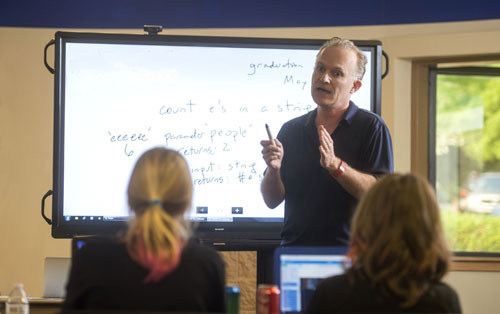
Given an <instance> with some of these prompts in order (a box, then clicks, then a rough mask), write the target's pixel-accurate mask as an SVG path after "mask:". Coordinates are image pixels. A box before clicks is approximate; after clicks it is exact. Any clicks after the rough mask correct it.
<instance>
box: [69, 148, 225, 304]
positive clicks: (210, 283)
mask: <svg viewBox="0 0 500 314" xmlns="http://www.w3.org/2000/svg"><path fill="white" fill-rule="evenodd" d="M127 194H128V203H129V206H130V209H131V211H132V212H133V214H134V215H135V217H134V219H132V221H131V224H130V226H129V228H128V230H127V232H126V234H125V236H123V237H118V238H114V239H108V240H106V239H104V240H99V241H88V243H86V244H85V245H84V246H83V247H82V248H81V249H79V250H78V251H77V252H76V254H75V255H74V256H73V259H72V266H71V272H70V277H69V281H68V284H67V295H66V299H65V301H64V304H63V308H64V309H66V310H68V309H70V310H74V309H86V310H115V311H116V310H147V311H190V312H225V311H226V305H225V268H224V267H225V266H224V263H223V261H222V259H221V257H220V256H219V254H218V253H217V252H216V251H214V250H213V249H211V248H208V247H204V246H201V245H198V244H196V243H195V242H194V240H190V228H189V226H188V224H187V222H185V221H184V218H183V215H184V213H185V212H186V210H188V209H189V208H190V207H191V199H192V194H193V184H192V179H191V175H190V171H189V167H188V165H187V163H186V160H185V159H184V157H182V155H180V154H179V153H178V152H176V151H174V150H170V149H167V148H161V147H158V148H154V149H151V150H149V151H147V152H145V153H144V154H143V155H142V156H141V157H140V158H139V159H138V161H137V163H136V165H135V167H134V170H133V172H132V175H131V177H130V181H129V185H128V191H127Z"/></svg>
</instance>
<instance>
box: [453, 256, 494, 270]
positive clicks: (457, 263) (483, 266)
mask: <svg viewBox="0 0 500 314" xmlns="http://www.w3.org/2000/svg"><path fill="white" fill-rule="evenodd" d="M450 271H499V272H500V257H462V256H454V257H453V258H452V260H451V265H450Z"/></svg>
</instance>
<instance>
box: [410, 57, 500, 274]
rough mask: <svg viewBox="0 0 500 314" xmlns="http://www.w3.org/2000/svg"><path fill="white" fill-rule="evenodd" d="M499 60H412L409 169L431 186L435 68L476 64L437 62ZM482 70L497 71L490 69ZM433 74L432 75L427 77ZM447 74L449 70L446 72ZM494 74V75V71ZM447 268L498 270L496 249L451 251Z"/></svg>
mask: <svg viewBox="0 0 500 314" xmlns="http://www.w3.org/2000/svg"><path fill="white" fill-rule="evenodd" d="M497 60H500V54H488V55H471V56H447V57H429V58H415V59H412V64H411V146H410V147H411V160H410V169H411V172H412V173H417V174H420V175H422V176H425V177H427V178H428V179H429V182H430V183H431V184H433V186H435V182H436V176H435V162H436V158H435V138H436V115H435V110H436V104H435V101H434V102H433V101H431V99H432V98H433V99H434V100H435V98H436V97H435V96H436V95H435V88H434V89H432V85H431V84H434V85H433V86H434V87H435V86H436V84H435V83H436V75H435V73H436V72H435V71H437V70H440V71H447V70H448V71H455V69H456V68H460V69H464V68H469V69H466V71H470V72H469V73H474V71H475V70H477V69H476V67H450V68H440V69H438V65H441V64H451V63H471V62H485V61H497ZM490 69H493V70H486V71H484V72H481V75H484V73H487V72H488V71H490V72H495V73H496V71H500V68H498V69H497V68H490ZM431 73H433V75H434V77H432V76H431ZM450 73H451V72H450ZM495 75H497V74H495ZM451 270H453V271H500V252H494V253H490V252H453V257H452V263H451Z"/></svg>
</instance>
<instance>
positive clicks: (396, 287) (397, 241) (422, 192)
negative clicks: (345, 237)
mask: <svg viewBox="0 0 500 314" xmlns="http://www.w3.org/2000/svg"><path fill="white" fill-rule="evenodd" d="M348 255H349V256H350V257H351V260H352V267H351V268H350V269H349V271H348V273H349V274H350V275H351V277H352V278H355V280H356V278H358V279H359V278H365V279H368V280H369V281H370V282H371V283H372V284H373V286H374V287H376V288H377V290H378V291H381V293H382V295H383V296H391V297H396V299H397V300H400V305H401V306H402V307H409V306H412V305H414V304H415V303H416V302H417V301H418V299H419V298H420V297H421V296H422V294H423V293H425V291H426V290H427V288H428V287H429V284H430V283H435V282H438V281H439V280H441V278H442V277H443V276H444V274H445V273H446V272H447V270H448V263H449V251H448V247H447V245H446V241H445V238H444V235H443V231H442V226H441V220H440V211H439V205H438V203H437V199H436V196H435V193H434V190H433V189H432V187H431V186H430V185H429V184H428V183H427V181H426V180H424V179H422V178H421V177H418V176H416V175H413V174H387V175H385V176H383V177H382V178H380V179H379V180H378V181H377V182H376V183H375V185H374V186H373V187H372V188H371V189H370V190H369V191H368V192H367V193H366V194H365V195H364V196H363V197H362V199H361V200H360V202H359V204H358V206H357V208H356V212H355V214H354V217H353V220H352V225H351V248H350V251H349V253H348Z"/></svg>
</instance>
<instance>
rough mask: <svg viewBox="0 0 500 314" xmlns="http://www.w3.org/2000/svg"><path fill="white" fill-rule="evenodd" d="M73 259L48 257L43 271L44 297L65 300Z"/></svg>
mask: <svg viewBox="0 0 500 314" xmlns="http://www.w3.org/2000/svg"><path fill="white" fill-rule="evenodd" d="M70 264H71V258H64V257H46V258H45V267H44V271H43V297H44V298H64V296H65V295H66V290H65V288H66V281H67V279H68V274H69V268H70Z"/></svg>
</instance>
